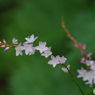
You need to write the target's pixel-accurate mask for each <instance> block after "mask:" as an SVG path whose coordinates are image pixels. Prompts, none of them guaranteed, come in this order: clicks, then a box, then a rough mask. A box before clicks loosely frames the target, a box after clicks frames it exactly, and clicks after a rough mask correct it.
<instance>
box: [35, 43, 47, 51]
mask: <svg viewBox="0 0 95 95" xmlns="http://www.w3.org/2000/svg"><path fill="white" fill-rule="evenodd" d="M35 49H36V50H39V51H40V53H43V52H44V51H46V50H48V47H46V42H39V46H36V47H35Z"/></svg>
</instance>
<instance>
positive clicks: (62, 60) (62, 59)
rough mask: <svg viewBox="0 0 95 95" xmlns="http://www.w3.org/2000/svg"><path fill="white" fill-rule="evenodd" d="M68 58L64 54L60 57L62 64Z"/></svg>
mask: <svg viewBox="0 0 95 95" xmlns="http://www.w3.org/2000/svg"><path fill="white" fill-rule="evenodd" d="M66 60H67V58H65V57H64V56H62V57H59V62H60V63H61V64H63V63H65V61H66Z"/></svg>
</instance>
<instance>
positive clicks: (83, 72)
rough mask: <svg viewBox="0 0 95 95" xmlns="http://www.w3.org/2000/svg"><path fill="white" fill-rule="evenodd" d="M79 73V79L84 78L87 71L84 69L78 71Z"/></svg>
mask: <svg viewBox="0 0 95 95" xmlns="http://www.w3.org/2000/svg"><path fill="white" fill-rule="evenodd" d="M77 72H78V73H79V75H78V76H77V78H81V77H84V75H85V74H86V72H87V71H86V70H85V69H84V68H81V69H80V70H77Z"/></svg>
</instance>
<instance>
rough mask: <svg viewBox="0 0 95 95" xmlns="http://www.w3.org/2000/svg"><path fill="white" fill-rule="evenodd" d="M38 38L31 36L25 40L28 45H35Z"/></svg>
mask: <svg viewBox="0 0 95 95" xmlns="http://www.w3.org/2000/svg"><path fill="white" fill-rule="evenodd" d="M37 38H38V37H34V35H31V36H30V37H27V38H25V40H26V43H33V42H34V41H35V40H36V39H37Z"/></svg>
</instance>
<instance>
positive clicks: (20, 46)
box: [15, 43, 24, 56]
mask: <svg viewBox="0 0 95 95" xmlns="http://www.w3.org/2000/svg"><path fill="white" fill-rule="evenodd" d="M15 50H16V56H18V55H22V50H24V47H23V46H22V45H21V43H20V44H19V45H18V46H17V47H15Z"/></svg>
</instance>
